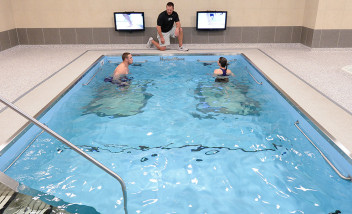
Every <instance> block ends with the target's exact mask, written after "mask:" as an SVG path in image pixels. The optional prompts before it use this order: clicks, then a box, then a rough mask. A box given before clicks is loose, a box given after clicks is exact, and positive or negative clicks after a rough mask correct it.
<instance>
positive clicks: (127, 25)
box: [114, 12, 145, 31]
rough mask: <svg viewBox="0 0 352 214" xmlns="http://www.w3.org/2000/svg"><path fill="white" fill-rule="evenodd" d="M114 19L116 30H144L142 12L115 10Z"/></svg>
mask: <svg viewBox="0 0 352 214" xmlns="http://www.w3.org/2000/svg"><path fill="white" fill-rule="evenodd" d="M114 20H115V30H116V31H120V30H126V31H136V30H137V31H138V30H145V27H144V12H115V13H114Z"/></svg>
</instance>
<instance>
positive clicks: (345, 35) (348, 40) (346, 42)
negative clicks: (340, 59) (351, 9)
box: [338, 30, 352, 48]
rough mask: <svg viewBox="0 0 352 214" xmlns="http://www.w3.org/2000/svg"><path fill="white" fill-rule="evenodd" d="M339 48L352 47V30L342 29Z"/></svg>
mask: <svg viewBox="0 0 352 214" xmlns="http://www.w3.org/2000/svg"><path fill="white" fill-rule="evenodd" d="M338 47H339V48H352V30H340V39H339V43H338Z"/></svg>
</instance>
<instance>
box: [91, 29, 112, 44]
mask: <svg viewBox="0 0 352 214" xmlns="http://www.w3.org/2000/svg"><path fill="white" fill-rule="evenodd" d="M93 43H94V44H110V41H109V28H93Z"/></svg>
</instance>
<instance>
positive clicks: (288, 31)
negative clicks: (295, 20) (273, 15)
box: [274, 26, 293, 43]
mask: <svg viewBox="0 0 352 214" xmlns="http://www.w3.org/2000/svg"><path fill="white" fill-rule="evenodd" d="M292 31H293V28H292V27H286V26H282V27H276V32H275V41H274V42H275V43H290V42H291V38H292V33H293V32H292Z"/></svg>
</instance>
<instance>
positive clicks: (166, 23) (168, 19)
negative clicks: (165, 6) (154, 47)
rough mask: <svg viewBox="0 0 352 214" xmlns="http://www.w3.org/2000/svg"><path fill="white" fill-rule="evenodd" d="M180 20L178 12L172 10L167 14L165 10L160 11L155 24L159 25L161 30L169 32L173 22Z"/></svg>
mask: <svg viewBox="0 0 352 214" xmlns="http://www.w3.org/2000/svg"><path fill="white" fill-rule="evenodd" d="M178 21H180V20H179V18H178V14H177V13H176V12H175V11H173V12H172V14H171V15H168V14H167V12H166V10H165V11H163V12H161V13H160V14H159V16H158V21H157V25H158V26H160V27H161V32H163V33H165V32H169V31H170V30H171V29H172V27H173V26H174V22H178Z"/></svg>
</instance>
